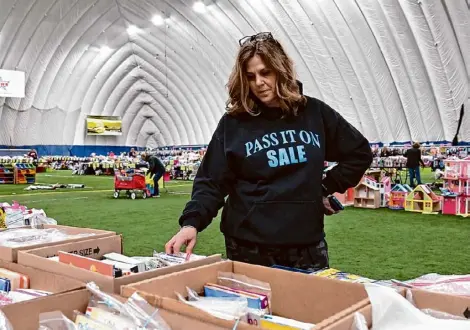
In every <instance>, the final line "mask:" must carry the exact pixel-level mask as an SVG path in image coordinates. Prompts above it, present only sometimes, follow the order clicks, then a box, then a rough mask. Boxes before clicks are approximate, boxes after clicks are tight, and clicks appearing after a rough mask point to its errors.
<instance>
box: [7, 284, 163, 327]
mask: <svg viewBox="0 0 470 330" xmlns="http://www.w3.org/2000/svg"><path fill="white" fill-rule="evenodd" d="M87 289H88V290H89V291H90V293H91V298H90V301H89V303H88V307H87V309H86V311H85V313H82V312H81V311H75V317H74V320H70V319H68V318H67V317H65V316H64V315H63V314H62V313H61V312H60V311H54V312H47V313H42V314H40V315H39V330H54V329H63V330H78V329H100V330H131V329H132V330H133V329H147V330H171V328H170V327H169V326H168V324H167V323H166V322H165V320H164V319H163V318H162V317H161V316H160V314H159V313H158V310H157V309H155V308H154V307H152V306H150V305H149V304H148V303H147V302H146V301H145V300H144V299H143V298H142V297H141V296H139V295H138V294H137V293H135V294H134V295H132V296H131V297H130V298H129V299H128V300H127V301H126V302H124V303H122V302H120V301H119V300H117V299H115V298H114V297H112V296H110V295H108V294H106V293H104V292H102V291H101V290H100V289H99V288H98V287H97V286H96V285H95V284H94V283H88V285H87ZM0 328H1V329H2V330H19V329H13V327H12V326H11V324H10V322H9V321H8V320H7V319H6V317H5V315H4V314H2V313H1V312H0Z"/></svg>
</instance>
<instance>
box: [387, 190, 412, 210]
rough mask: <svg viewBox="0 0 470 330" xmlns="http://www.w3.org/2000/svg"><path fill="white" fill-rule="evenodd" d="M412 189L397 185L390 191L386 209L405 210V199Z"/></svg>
mask: <svg viewBox="0 0 470 330" xmlns="http://www.w3.org/2000/svg"><path fill="white" fill-rule="evenodd" d="M412 191H413V189H411V187H410V186H409V185H407V184H397V185H395V186H394V187H393V188H392V190H391V191H390V197H389V200H388V208H389V209H391V210H403V209H405V201H406V197H407V196H408V194H409V193H411V192H412Z"/></svg>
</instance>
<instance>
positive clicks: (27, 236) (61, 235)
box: [0, 228, 94, 248]
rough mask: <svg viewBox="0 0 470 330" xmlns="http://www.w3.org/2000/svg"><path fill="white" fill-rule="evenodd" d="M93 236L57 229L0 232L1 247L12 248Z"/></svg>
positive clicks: (15, 229) (24, 229) (22, 229)
mask: <svg viewBox="0 0 470 330" xmlns="http://www.w3.org/2000/svg"><path fill="white" fill-rule="evenodd" d="M93 235H94V233H82V234H77V235H71V234H67V233H66V232H64V231H62V230H59V229H56V228H48V229H32V228H31V229H30V228H14V229H7V230H4V231H1V232H0V245H1V246H5V247H10V248H16V247H24V246H29V245H36V244H46V243H52V242H58V241H64V240H69V239H75V238H82V237H88V236H93Z"/></svg>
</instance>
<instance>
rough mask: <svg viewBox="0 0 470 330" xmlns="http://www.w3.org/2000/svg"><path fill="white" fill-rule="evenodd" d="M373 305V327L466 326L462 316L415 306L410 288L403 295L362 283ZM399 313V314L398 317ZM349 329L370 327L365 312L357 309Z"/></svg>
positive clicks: (434, 329)
mask: <svg viewBox="0 0 470 330" xmlns="http://www.w3.org/2000/svg"><path fill="white" fill-rule="evenodd" d="M365 289H366V291H367V294H368V296H369V299H370V303H371V306H372V322H373V329H374V330H395V329H400V330H442V329H452V330H469V329H470V322H469V320H468V319H466V318H465V317H462V316H456V315H453V314H449V313H445V312H441V311H436V310H433V309H429V308H421V309H420V308H418V307H417V306H416V304H415V301H414V299H413V294H412V293H411V291H409V290H407V292H406V296H405V297H404V296H402V295H401V294H399V293H397V292H396V291H394V290H392V289H390V288H386V287H383V286H379V285H375V284H365ZM397 316H399V317H397ZM351 330H369V327H368V325H367V321H366V318H365V316H364V315H363V314H362V313H360V312H356V313H355V314H354V323H353V325H352V327H351Z"/></svg>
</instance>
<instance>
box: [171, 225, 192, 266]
mask: <svg viewBox="0 0 470 330" xmlns="http://www.w3.org/2000/svg"><path fill="white" fill-rule="evenodd" d="M196 241H197V229H196V228H194V227H183V228H181V230H180V231H179V232H178V233H176V235H175V236H173V238H172V239H170V240H169V241H168V243H166V244H165V253H166V254H177V253H178V252H180V251H181V246H183V245H185V246H186V260H189V258H190V257H191V254H192V253H193V249H194V246H196Z"/></svg>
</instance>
